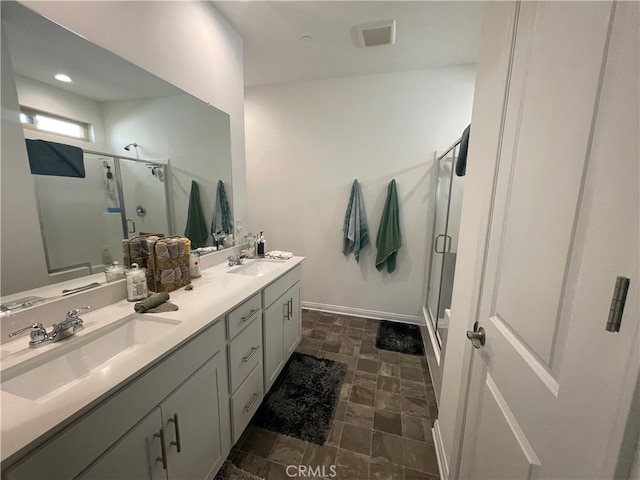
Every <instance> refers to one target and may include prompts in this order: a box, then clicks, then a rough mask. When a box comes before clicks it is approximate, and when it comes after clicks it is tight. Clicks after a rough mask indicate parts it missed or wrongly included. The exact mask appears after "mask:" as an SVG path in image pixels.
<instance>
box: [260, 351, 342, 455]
mask: <svg viewBox="0 0 640 480" xmlns="http://www.w3.org/2000/svg"><path fill="white" fill-rule="evenodd" d="M346 373H347V365H345V364H344V363H341V362H335V361H333V360H329V359H326V358H316V357H313V356H311V355H305V354H302V353H297V352H295V353H294V354H293V355H292V356H291V358H290V359H289V362H288V363H287V365H285V367H284V369H283V370H282V373H281V374H280V376H279V377H278V378H277V379H276V381H275V383H274V385H273V387H272V388H271V391H270V392H269V394H268V395H267V397H266V398H265V400H264V401H263V402H262V405H261V406H260V408H259V409H258V411H257V412H256V414H255V415H254V416H253V419H252V420H251V422H252V423H254V424H255V425H258V426H260V427H264V428H267V429H269V430H272V431H274V432H278V433H284V434H285V435H290V436H292V437H297V438H300V439H302V440H306V441H309V442H312V443H316V444H318V445H324V442H325V441H326V440H327V436H328V435H329V430H331V422H332V420H333V412H334V410H335V406H336V404H337V402H338V399H339V398H340V389H341V387H342V381H343V380H344V376H345V374H346Z"/></svg>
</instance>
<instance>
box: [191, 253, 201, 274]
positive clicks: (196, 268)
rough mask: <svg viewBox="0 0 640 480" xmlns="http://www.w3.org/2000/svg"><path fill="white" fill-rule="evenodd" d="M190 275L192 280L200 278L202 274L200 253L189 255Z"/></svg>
mask: <svg viewBox="0 0 640 480" xmlns="http://www.w3.org/2000/svg"><path fill="white" fill-rule="evenodd" d="M189 273H190V275H191V278H200V277H201V276H202V273H201V272H200V253H198V252H191V255H189Z"/></svg>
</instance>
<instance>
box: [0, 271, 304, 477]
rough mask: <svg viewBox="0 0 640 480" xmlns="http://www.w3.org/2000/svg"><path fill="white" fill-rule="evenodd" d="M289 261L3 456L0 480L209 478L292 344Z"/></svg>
mask: <svg viewBox="0 0 640 480" xmlns="http://www.w3.org/2000/svg"><path fill="white" fill-rule="evenodd" d="M296 260H297V261H298V263H297V264H296V265H295V266H294V267H293V268H291V269H290V270H289V271H287V272H286V273H283V274H281V275H280V276H278V277H275V278H274V279H273V280H270V281H267V280H266V279H265V280H264V281H263V282H262V283H261V284H258V285H256V286H255V288H250V287H249V288H246V290H245V291H246V296H245V297H244V298H241V297H238V298H237V299H236V300H235V302H234V303H233V304H231V305H233V306H231V305H229V306H227V307H226V308H225V309H224V310H222V309H218V310H217V311H216V310H215V306H214V305H213V304H212V305H211V309H212V310H213V311H215V312H216V313H215V315H217V318H216V319H215V320H212V321H209V322H207V321H206V319H201V320H198V322H201V323H200V325H201V327H200V328H199V329H197V330H193V332H192V333H191V335H190V336H185V337H183V338H179V339H177V340H176V341H175V345H174V346H173V347H172V348H171V349H170V350H167V351H165V352H166V353H164V354H163V355H161V356H159V357H157V358H155V359H153V360H151V361H150V362H149V363H146V364H144V366H142V367H140V368H139V370H137V371H135V370H132V371H131V373H130V374H129V377H122V383H120V384H117V385H116V384H114V385H112V386H111V387H110V388H111V390H110V391H106V390H105V393H104V395H103V396H102V397H99V398H96V400H95V401H94V402H93V403H90V404H85V405H84V406H83V408H81V409H80V410H77V414H76V415H75V416H74V417H73V418H70V419H67V420H65V421H62V420H61V422H62V423H59V424H58V426H57V427H55V428H53V429H51V430H49V431H44V433H41V434H40V435H41V436H40V437H37V436H34V437H33V440H32V443H31V444H30V445H27V446H24V447H23V448H22V450H21V452H22V453H16V454H15V455H14V456H13V457H9V459H5V461H3V464H2V480H57V479H61V480H62V479H64V480H69V479H86V480H102V479H109V480H111V479H123V480H125V479H126V480H129V479H134V478H135V479H145V480H146V479H152V480H158V479H162V480H174V479H180V480H196V479H197V480H210V479H211V478H213V477H214V476H215V474H216V472H217V471H218V470H219V468H220V466H221V465H222V463H223V462H224V460H225V458H226V456H227V455H228V453H229V451H230V450H231V446H232V444H233V443H235V442H236V441H237V440H238V439H239V438H240V436H241V435H242V433H243V431H244V430H245V429H246V427H247V425H248V424H249V422H250V420H251V418H252V417H253V415H254V414H255V412H256V411H257V410H258V408H259V406H260V404H261V403H262V401H263V400H264V396H265V395H266V393H267V392H268V390H269V388H270V387H271V386H272V384H273V382H274V380H275V379H276V377H277V376H278V374H279V373H280V372H281V370H282V368H283V367H284V365H285V363H286V362H287V360H288V359H289V357H290V356H291V354H292V353H293V351H294V350H295V348H296V346H297V345H298V343H299V341H300V337H301V316H302V315H301V304H300V288H301V287H300V286H301V281H300V279H301V271H302V267H301V265H300V263H299V260H298V259H296ZM220 275H221V277H220V279H221V280H226V278H225V277H222V275H226V272H225V271H224V270H221V272H220ZM254 285H255V283H254ZM203 290H204V289H203ZM191 301H193V299H192V300H191ZM185 310H186V309H185ZM214 318H215V317H214ZM189 321H192V319H190V318H188V317H186V316H185V318H184V319H183V320H182V322H189ZM131 355H134V353H133V352H132V353H131ZM132 358H133V357H132ZM72 393H73V391H70V392H68V395H69V397H68V398H69V399H71V398H72V395H71V394H72ZM0 394H1V392H0ZM66 394H67V393H64V392H63V393H61V394H60V395H61V396H60V397H59V398H58V399H57V400H56V401H57V402H64V401H65V397H63V395H66ZM2 433H3V435H7V432H4V431H3V432H2ZM45 435H46V437H45ZM163 444H164V445H163ZM18 455H20V456H19V457H18ZM16 458H17V459H16ZM7 460H8V461H7Z"/></svg>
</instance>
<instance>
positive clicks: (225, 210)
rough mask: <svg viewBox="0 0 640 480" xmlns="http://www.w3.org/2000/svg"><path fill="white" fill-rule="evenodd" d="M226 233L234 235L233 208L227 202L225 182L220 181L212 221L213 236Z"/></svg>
mask: <svg viewBox="0 0 640 480" xmlns="http://www.w3.org/2000/svg"><path fill="white" fill-rule="evenodd" d="M219 232H225V233H227V234H232V233H233V220H232V219H231V208H230V207H229V201H228V200H227V192H226V191H225V189H224V182H223V181H222V180H218V190H217V191H216V204H215V207H214V209H213V218H212V219H211V235H212V236H215V235H216V233H219Z"/></svg>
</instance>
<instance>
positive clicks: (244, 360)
mask: <svg viewBox="0 0 640 480" xmlns="http://www.w3.org/2000/svg"><path fill="white" fill-rule="evenodd" d="M228 348H229V372H230V375H229V386H230V390H229V391H230V392H232V393H233V392H235V391H236V389H237V388H238V387H239V386H240V384H241V383H242V382H243V381H244V379H245V378H247V375H249V373H251V370H253V368H254V367H255V366H256V365H257V364H258V363H260V361H261V360H262V322H261V321H260V319H255V320H254V321H253V322H251V325H249V326H248V327H247V328H245V329H244V330H243V331H242V332H240V333H239V334H238V336H237V337H236V338H234V339H233V340H231V342H229V347H228Z"/></svg>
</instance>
